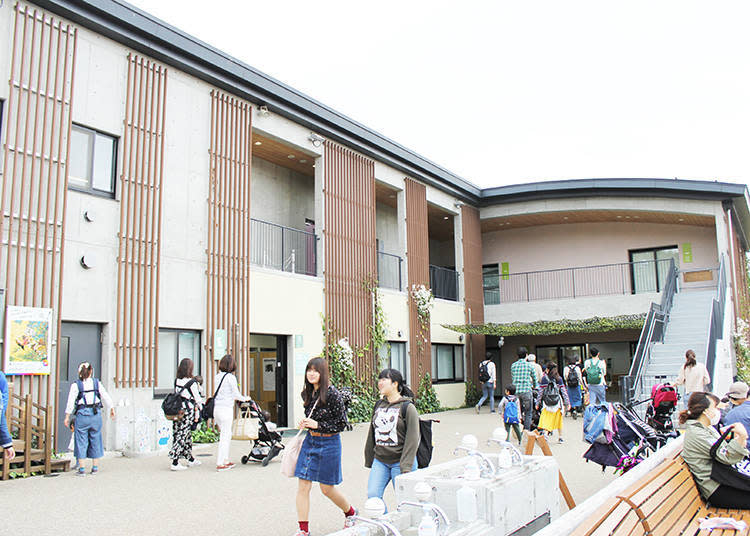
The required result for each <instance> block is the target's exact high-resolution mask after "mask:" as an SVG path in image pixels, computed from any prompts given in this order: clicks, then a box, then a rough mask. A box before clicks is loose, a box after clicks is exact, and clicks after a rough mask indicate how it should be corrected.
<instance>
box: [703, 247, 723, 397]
mask: <svg viewBox="0 0 750 536" xmlns="http://www.w3.org/2000/svg"><path fill="white" fill-rule="evenodd" d="M726 296H727V273H726V255H723V254H722V256H721V259H720V260H719V273H718V277H717V283H716V298H714V299H713V300H712V301H711V318H710V319H709V321H708V342H707V343H706V369H708V375H709V377H710V378H711V382H710V383H709V384H708V390H709V391H712V390H713V386H714V372H715V370H714V369H715V368H716V341H717V340H718V339H723V338H724V308H725V305H726Z"/></svg>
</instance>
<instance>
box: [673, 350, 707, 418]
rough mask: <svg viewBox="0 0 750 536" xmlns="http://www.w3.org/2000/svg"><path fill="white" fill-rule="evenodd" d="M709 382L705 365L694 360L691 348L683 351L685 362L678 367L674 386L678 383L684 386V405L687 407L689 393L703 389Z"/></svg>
mask: <svg viewBox="0 0 750 536" xmlns="http://www.w3.org/2000/svg"><path fill="white" fill-rule="evenodd" d="M709 383H711V377H710V376H709V375H708V369H707V368H706V365H704V364H703V363H698V362H697V361H696V359H695V352H694V351H693V350H688V351H687V352H685V362H684V363H683V364H682V367H680V372H679V374H678V375H677V381H676V382H674V385H675V387H677V386H679V385H684V386H685V397H684V398H683V400H684V401H685V407H687V401H688V399H689V398H690V394H691V393H693V392H696V391H697V392H703V391H705V390H706V388H707V387H708V384H709Z"/></svg>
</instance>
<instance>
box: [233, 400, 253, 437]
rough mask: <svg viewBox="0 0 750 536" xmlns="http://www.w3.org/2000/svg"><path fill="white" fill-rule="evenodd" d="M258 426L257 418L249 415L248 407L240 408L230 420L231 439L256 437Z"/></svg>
mask: <svg viewBox="0 0 750 536" xmlns="http://www.w3.org/2000/svg"><path fill="white" fill-rule="evenodd" d="M258 426H259V425H258V419H257V418H256V417H252V416H251V413H250V408H249V407H247V408H242V409H240V414H239V416H238V417H237V418H236V419H235V420H234V422H232V439H234V440H239V441H248V440H252V439H258Z"/></svg>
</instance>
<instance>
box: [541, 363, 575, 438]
mask: <svg viewBox="0 0 750 536" xmlns="http://www.w3.org/2000/svg"><path fill="white" fill-rule="evenodd" d="M563 404H564V406H563ZM536 406H537V409H539V408H541V410H542V414H541V416H540V417H539V426H538V428H539V429H540V430H544V431H546V432H548V433H549V434H550V435H552V431H553V430H557V440H558V442H560V443H562V442H563V435H562V432H563V408H565V410H566V411H570V399H569V398H568V390H567V389H566V388H565V384H564V383H563V380H562V377H560V374H559V373H558V372H557V365H556V364H555V363H551V362H550V363H548V364H547V373H546V374H545V375H544V376H542V381H541V382H539V392H538V394H537V401H536Z"/></svg>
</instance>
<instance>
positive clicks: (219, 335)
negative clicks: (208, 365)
mask: <svg viewBox="0 0 750 536" xmlns="http://www.w3.org/2000/svg"><path fill="white" fill-rule="evenodd" d="M226 353H227V330H225V329H215V330H214V360H215V361H218V360H219V359H221V358H222V357H224V356H225V355H226Z"/></svg>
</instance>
